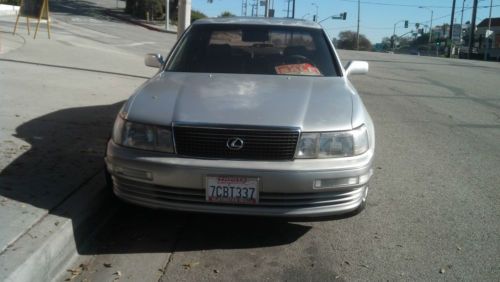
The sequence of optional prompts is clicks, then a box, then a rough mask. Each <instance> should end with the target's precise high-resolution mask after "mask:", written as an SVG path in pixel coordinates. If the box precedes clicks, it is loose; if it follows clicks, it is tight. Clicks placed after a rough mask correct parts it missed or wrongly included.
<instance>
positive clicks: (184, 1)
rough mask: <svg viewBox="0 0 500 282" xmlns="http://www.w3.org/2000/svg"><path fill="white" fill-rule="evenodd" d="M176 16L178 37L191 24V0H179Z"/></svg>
mask: <svg viewBox="0 0 500 282" xmlns="http://www.w3.org/2000/svg"><path fill="white" fill-rule="evenodd" d="M178 17H179V22H178V25H177V38H180V37H181V35H182V33H183V32H184V30H186V29H187V28H188V27H189V25H190V24H191V0H179V13H178Z"/></svg>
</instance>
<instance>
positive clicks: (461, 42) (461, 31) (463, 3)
mask: <svg viewBox="0 0 500 282" xmlns="http://www.w3.org/2000/svg"><path fill="white" fill-rule="evenodd" d="M464 7H465V0H464V1H463V2H462V16H461V17H460V47H459V49H458V57H460V51H461V49H462V45H463V40H462V36H463V35H462V33H463V29H464Z"/></svg>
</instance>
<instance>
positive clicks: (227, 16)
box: [217, 11, 236, 18]
mask: <svg viewBox="0 0 500 282" xmlns="http://www.w3.org/2000/svg"><path fill="white" fill-rule="evenodd" d="M217 17H219V18H232V17H236V15H235V14H233V13H231V12H229V11H224V12H222V13H221V14H220V15H218V16H217Z"/></svg>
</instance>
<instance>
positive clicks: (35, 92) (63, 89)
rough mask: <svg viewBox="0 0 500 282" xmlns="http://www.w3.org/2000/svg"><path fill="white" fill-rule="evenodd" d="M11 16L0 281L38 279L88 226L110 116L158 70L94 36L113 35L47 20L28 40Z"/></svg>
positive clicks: (4, 95) (5, 42)
mask: <svg viewBox="0 0 500 282" xmlns="http://www.w3.org/2000/svg"><path fill="white" fill-rule="evenodd" d="M14 20H15V16H2V17H0V23H1V24H2V27H3V29H2V32H1V33H0V36H1V50H2V51H1V53H0V85H1V86H0V92H1V95H0V125H1V126H0V226H2V228H0V265H2V268H1V271H0V280H1V281H4V280H7V281H23V280H24V281H34V280H43V281H46V280H49V279H52V278H53V275H55V272H54V271H55V269H58V267H56V264H58V263H61V262H62V263H68V262H69V260H68V259H69V258H71V255H74V254H76V251H78V249H79V248H80V247H81V246H80V245H79V244H81V243H82V242H83V241H82V239H83V238H82V235H83V234H90V233H91V232H90V233H89V232H88V231H89V230H86V231H85V232H84V231H83V230H82V229H81V227H82V226H81V225H80V224H81V223H83V222H88V220H89V218H90V217H87V215H88V216H90V215H91V214H93V213H95V212H96V210H97V209H99V208H101V207H102V205H101V206H100V205H98V203H99V202H100V201H101V200H102V199H104V198H103V196H102V195H103V194H102V191H103V189H102V188H103V186H104V184H103V179H102V175H101V174H100V172H101V171H102V169H103V161H102V157H103V154H104V149H105V143H106V140H107V138H108V137H109V134H110V130H111V126H112V123H113V121H114V118H115V115H116V113H117V111H118V109H119V107H120V106H121V104H122V103H123V101H124V100H125V99H127V98H128V96H129V95H130V94H131V93H132V92H133V90H134V89H135V88H136V87H138V86H139V85H140V84H141V83H143V82H144V81H145V80H146V79H147V78H148V77H150V76H152V75H153V74H154V73H155V72H156V70H155V69H151V68H147V67H145V66H144V63H143V57H142V56H138V55H135V54H131V53H129V52H127V51H125V50H124V49H122V48H119V47H115V46H111V45H109V44H103V43H100V42H98V41H96V40H95V38H99V37H108V38H112V37H113V36H112V35H109V34H105V33H99V32H97V31H93V30H88V29H84V28H81V27H78V26H74V25H70V24H67V23H64V22H60V21H58V20H57V17H55V20H54V23H53V26H52V27H53V29H52V34H53V39H52V40H49V39H47V36H46V34H44V33H45V32H46V30H45V26H42V27H41V29H40V30H39V34H38V36H37V39H36V40H33V38H32V37H31V36H27V30H26V26H25V24H24V23H23V24H22V25H20V26H19V27H18V33H17V35H15V36H14V35H12V34H11V33H10V30H9V29H10V28H12V27H13V23H14ZM76 31H77V32H76ZM68 201H70V202H73V204H71V205H69V206H68V204H67V203H68ZM103 204H105V202H103ZM83 228H85V227H83ZM71 242H72V243H71ZM71 246H73V247H71ZM71 250H73V251H74V252H73V253H72V252H71ZM59 266H60V265H59ZM59 270H61V269H59Z"/></svg>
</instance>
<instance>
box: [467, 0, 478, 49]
mask: <svg viewBox="0 0 500 282" xmlns="http://www.w3.org/2000/svg"><path fill="white" fill-rule="evenodd" d="M476 14H477V0H474V5H473V8H472V21H471V23H470V40H469V50H468V52H467V58H468V59H470V58H471V57H472V48H474V41H475V39H474V31H475V29H476Z"/></svg>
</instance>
